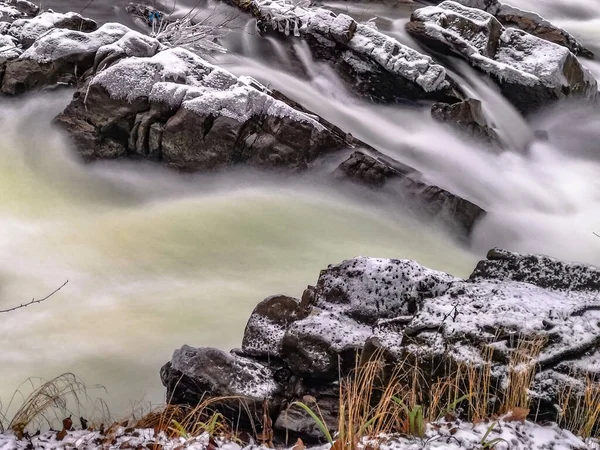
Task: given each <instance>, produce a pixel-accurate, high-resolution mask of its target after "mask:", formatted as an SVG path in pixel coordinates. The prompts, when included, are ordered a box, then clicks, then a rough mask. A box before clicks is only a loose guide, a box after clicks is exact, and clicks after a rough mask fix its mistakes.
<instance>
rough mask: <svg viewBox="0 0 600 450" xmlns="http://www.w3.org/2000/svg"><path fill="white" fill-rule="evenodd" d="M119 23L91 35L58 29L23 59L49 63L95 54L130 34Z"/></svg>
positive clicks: (110, 24) (45, 37)
mask: <svg viewBox="0 0 600 450" xmlns="http://www.w3.org/2000/svg"><path fill="white" fill-rule="evenodd" d="M129 31H130V30H129V28H127V27H126V26H125V25H121V24H118V23H107V24H104V25H102V26H101V27H100V28H98V29H97V30H96V31H93V32H91V33H82V32H80V31H73V30H67V29H62V28H56V29H53V30H52V31H50V32H49V33H48V34H46V35H44V36H42V37H41V38H40V39H38V40H37V41H35V42H34V44H33V45H32V46H31V47H30V48H28V49H27V50H25V52H23V54H22V55H21V59H33V60H35V61H37V62H39V63H49V62H52V61H56V60H58V59H61V58H67V57H69V56H81V55H89V54H94V53H96V51H98V49H99V48H100V47H102V46H104V45H108V44H112V43H114V42H115V41H118V40H119V39H121V38H122V37H123V36H125V35H126V34H127V33H128V32H129Z"/></svg>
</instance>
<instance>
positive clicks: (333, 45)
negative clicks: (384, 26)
mask: <svg viewBox="0 0 600 450" xmlns="http://www.w3.org/2000/svg"><path fill="white" fill-rule="evenodd" d="M235 3H239V4H240V7H242V9H248V8H249V9H250V10H251V11H252V13H253V14H254V15H255V16H256V17H257V19H258V22H257V26H258V28H259V31H260V32H262V33H279V34H283V35H285V36H289V37H290V39H292V38H299V37H301V38H303V39H304V40H305V41H306V42H307V43H308V45H309V47H310V48H311V50H312V53H313V56H314V57H315V58H316V59H318V60H325V61H327V62H329V63H331V64H332V65H333V66H334V67H335V69H336V71H337V73H338V74H339V75H340V76H341V77H342V78H343V79H344V80H345V81H347V83H348V86H349V88H351V89H354V90H355V91H356V92H357V93H358V94H360V95H362V96H365V97H367V98H369V99H372V100H374V101H378V102H397V101H405V100H411V101H415V100H423V99H430V100H439V101H448V102H453V101H456V100H457V99H458V98H461V94H460V89H459V88H458V86H457V85H455V83H454V82H453V81H452V80H451V79H450V77H449V76H448V74H447V73H446V70H445V69H444V67H442V66H441V65H439V64H436V63H435V62H434V61H433V60H432V59H431V58H430V57H429V56H426V55H423V54H421V53H419V52H417V51H416V50H413V49H411V48H410V47H408V46H405V45H403V44H401V43H400V42H398V41H397V40H395V39H393V38H391V37H389V36H386V35H385V34H383V33H380V32H379V31H377V30H375V29H373V28H372V27H370V26H368V25H365V24H361V23H357V22H356V21H355V20H354V19H353V18H351V17H350V16H347V15H345V14H339V15H336V14H334V13H333V12H331V11H329V10H327V9H323V8H311V7H304V6H300V5H297V6H293V5H290V4H289V3H286V2H284V1H270V0H269V1H262V0H254V1H252V2H250V3H249V5H250V6H249V7H248V4H247V3H248V2H235Z"/></svg>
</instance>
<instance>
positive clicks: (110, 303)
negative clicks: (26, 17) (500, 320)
mask: <svg viewBox="0 0 600 450" xmlns="http://www.w3.org/2000/svg"><path fill="white" fill-rule="evenodd" d="M71 3H73V2H68V1H65V0H56V1H54V2H49V3H47V6H49V7H55V8H56V9H57V10H62V11H66V10H79V9H80V8H79V6H81V5H79V3H78V5H76V6H73V5H71ZM85 3H87V2H85ZM513 3H516V5H517V6H528V5H529V3H530V2H528V1H525V0H520V1H519V0H516V2H513ZM519 3H522V4H519ZM534 3H536V5H537V6H536V5H529V7H536V8H537V9H536V10H537V11H538V12H539V13H541V14H546V15H548V16H549V18H551V19H553V20H562V21H563V22H564V24H565V25H571V27H570V28H569V29H570V30H571V31H572V32H573V33H575V34H577V35H579V36H581V37H582V38H584V39H585V40H586V43H587V44H588V45H590V46H592V47H593V46H594V45H596V46H598V42H599V40H600V37H599V36H598V35H597V29H593V30H592V31H589V30H591V29H592V28H593V27H592V28H590V27H588V25H589V23H588V22H589V21H590V20H598V19H599V18H600V8H597V7H596V6H597V5H595V3H594V4H592V3H593V2H592V0H588V1H587V2H584V1H583V0H581V1H580V2H578V3H577V2H576V3H577V4H578V5H582V6H583V5H587V7H588V11H591V12H592V14H591V15H590V16H589V17H588V16H586V17H584V18H581V17H580V16H578V15H577V14H576V13H573V14H570V13H568V12H565V11H564V8H563V6H564V5H565V4H566V3H564V2H562V1H559V0H552V1H550V0H547V1H545V2H540V3H538V2H534ZM123 4H124V3H123V2H116V1H115V2H112V3H111V2H99V1H96V2H93V3H92V4H91V5H90V7H89V8H88V10H86V11H85V13H88V14H90V15H92V16H94V17H96V18H98V19H99V20H101V21H107V20H120V21H123V22H125V23H128V22H127V20H126V15H125V13H124V12H123V10H122V6H123ZM194 4H195V3H194ZM569 4H572V2H570V3H569ZM83 6H85V5H83ZM83 6H81V7H83ZM184 6H185V4H184V3H183V2H179V3H178V8H183V7H184ZM188 6H193V5H188ZM332 6H333V7H335V8H337V10H344V8H343V5H342V6H340V3H339V2H336V3H335V4H333V2H332ZM218 8H221V9H222V10H220V9H218ZM352 8H354V10H353V9H352ZM356 8H357V6H356V5H355V4H352V5H349V6H348V8H346V9H347V10H348V12H349V13H351V14H353V15H355V16H356V17H360V18H361V19H363V20H367V19H369V18H371V17H372V16H374V15H377V16H380V17H383V20H379V22H381V29H382V30H383V29H385V30H386V32H389V33H390V34H393V35H394V36H395V37H396V38H397V39H399V40H400V41H402V42H404V43H406V44H409V45H414V42H412V40H411V39H410V38H409V37H408V36H407V35H406V33H405V32H404V31H403V24H404V23H405V22H406V20H407V17H408V14H409V13H410V10H411V7H407V6H401V7H398V8H389V7H388V8H384V7H381V6H378V7H377V8H375V7H373V8H375V9H372V8H371V5H366V6H365V7H364V8H363V9H356ZM576 9H577V8H574V9H573V11H575V10H576ZM215 11H217V14H216V13H215ZM231 12H232V11H231V10H229V9H227V8H225V7H217V6H215V5H214V4H207V5H205V6H204V9H202V13H203V14H206V15H213V16H215V17H217V19H218V15H219V14H222V17H226V16H228V15H230V14H231ZM234 23H235V24H236V28H235V30H239V31H235V30H234V31H232V32H231V33H230V35H229V36H228V37H227V38H226V40H225V43H226V44H227V47H228V48H231V50H232V51H231V53H230V54H228V55H221V56H217V57H216V62H218V64H220V65H222V66H223V67H226V68H227V69H229V70H231V71H232V72H234V73H236V74H238V75H250V76H253V77H255V78H256V79H258V80H260V81H261V82H262V83H264V84H266V85H268V86H270V87H272V88H276V89H279V90H281V91H282V92H284V93H285V94H287V95H288V96H290V97H291V98H293V99H294V100H296V101H298V102H300V103H301V104H303V105H304V106H306V107H307V108H309V109H311V110H312V111H314V112H315V113H317V114H320V115H322V116H323V117H324V118H326V119H327V120H330V121H331V122H333V123H335V124H336V125H338V126H339V127H341V128H342V129H344V130H345V131H348V132H351V133H352V134H353V135H354V136H356V137H358V138H360V139H363V140H364V141H366V142H368V143H369V144H371V145H373V146H375V147H377V148H378V149H380V150H381V151H383V152H384V153H387V154H389V155H390V156H392V157H395V158H397V159H399V160H401V161H403V162H405V163H408V164H410V165H412V166H414V167H416V168H417V169H419V170H420V171H421V172H422V173H423V174H424V177H425V179H426V180H428V181H429V182H431V183H435V184H437V185H439V186H442V187H445V188H447V189H449V190H450V191H452V192H455V193H457V194H459V195H462V196H464V197H465V198H468V199H470V200H472V201H475V202H477V203H478V204H480V205H481V206H482V207H483V208H485V209H486V210H487V211H488V215H487V216H486V218H485V219H484V220H483V221H482V222H481V223H480V224H479V225H478V226H477V228H476V229H475V231H474V233H473V237H472V242H471V244H470V245H469V247H468V248H465V246H463V245H459V244H458V243H457V241H456V240H455V239H454V237H453V236H451V235H450V234H448V233H447V232H444V231H442V230H440V229H439V228H435V227H434V226H432V225H430V224H427V223H423V222H422V221H419V220H417V219H414V218H412V217H411V215H410V214H409V213H408V211H406V210H404V208H402V207H401V206H400V205H398V204H397V203H395V202H394V203H393V204H392V203H389V202H388V201H387V200H385V199H379V200H377V201H374V199H373V198H372V194H371V193H368V192H366V191H365V190H362V189H354V188H351V187H349V186H345V187H344V188H340V187H339V186H338V185H336V184H328V183H327V182H325V181H323V180H324V179H326V178H327V177H320V176H319V174H315V175H303V176H298V177H295V178H290V177H277V176H275V175H271V176H268V177H267V176H265V174H260V173H255V172H252V171H250V170H247V169H245V170H243V169H240V170H236V171H232V172H228V173H224V174H221V175H216V174H213V175H196V176H190V175H185V176H184V175H180V174H177V173H174V172H171V171H169V170H167V169H164V168H161V167H156V166H155V165H152V164H143V163H132V162H124V161H120V162H109V163H95V164H88V165H85V164H82V163H81V162H80V161H79V160H78V159H77V157H76V156H75V152H74V150H73V149H72V148H71V147H70V145H69V141H68V139H67V138H66V137H64V136H62V135H61V134H60V133H59V132H58V131H56V130H54V129H53V128H52V127H51V126H50V121H51V119H52V117H54V116H55V115H56V114H57V113H58V112H59V111H60V110H61V109H62V108H64V106H65V105H66V104H67V103H68V101H69V96H70V93H63V94H54V95H52V96H34V97H29V98H27V99H20V100H19V101H18V102H15V103H9V102H7V101H3V102H2V104H1V105H0V117H1V119H0V288H1V291H0V309H2V308H7V307H11V306H14V305H16V304H20V303H24V302H27V301H29V300H30V299H31V298H34V297H35V298H40V297H43V296H45V295H46V294H48V293H49V292H51V291H53V290H54V289H55V288H57V287H58V286H60V285H61V284H62V283H64V282H65V281H66V280H69V283H68V284H67V285H66V286H65V287H64V288H63V289H62V290H61V291H59V292H58V293H57V294H55V295H54V296H53V297H52V298H50V299H49V300H48V301H46V302H45V303H42V304H39V305H35V306H31V307H28V308H26V309H22V310H18V311H16V312H13V313H10V314H5V315H3V317H2V321H0V367H2V382H1V383H0V399H1V400H2V402H3V404H4V405H6V403H7V402H8V400H9V398H10V396H11V395H12V393H13V391H14V389H15V388H16V387H17V385H18V384H19V383H20V382H22V381H23V380H25V379H26V378H28V377H30V376H39V377H43V378H45V379H48V378H52V377H54V376H56V375H58V374H60V373H63V372H73V373H75V374H77V375H78V376H80V377H82V378H83V379H84V380H85V381H86V382H88V383H90V384H95V383H99V384H102V385H104V386H105V387H106V388H107V392H106V393H102V392H99V391H94V392H92V393H90V395H91V396H92V397H96V396H100V397H102V398H104V399H105V400H106V402H107V404H108V406H109V407H110V409H111V411H112V413H113V414H114V415H115V416H121V415H125V414H127V413H129V412H130V411H131V409H135V408H138V407H139V401H140V400H142V401H143V402H152V403H160V402H161V401H162V400H163V394H164V390H163V388H162V386H161V385H160V381H159V377H158V370H159V368H160V366H161V365H162V364H163V363H164V362H166V361H167V360H168V359H169V358H170V356H171V353H172V351H173V350H174V349H175V348H177V347H179V346H181V345H182V344H184V343H187V344H190V345H196V346H201V345H206V346H215V347H219V348H222V349H226V350H227V349H229V348H232V347H236V346H239V344H240V341H241V336H242V333H243V329H244V325H245V323H246V320H247V318H248V316H249V314H250V312H251V311H252V309H253V307H254V306H255V305H256V304H257V303H258V302H259V301H260V300H262V299H263V298H265V297H266V296H268V295H271V294H276V293H284V294H288V295H293V296H299V295H301V293H302V290H303V289H304V288H305V287H306V285H307V284H310V283H314V282H315V281H316V279H317V277H318V273H319V270H320V269H322V268H324V267H326V266H327V264H330V263H336V262H339V261H341V260H343V259H345V258H350V257H353V256H356V255H369V256H380V257H396V258H410V259H416V260H418V261H419V262H421V263H422V264H424V265H426V266H429V267H432V268H435V269H439V270H443V271H447V272H450V273H452V274H455V275H457V276H467V275H468V274H469V273H470V271H471V270H472V269H473V267H474V265H475V264H476V261H477V260H478V259H480V258H482V257H483V256H484V255H485V252H486V251H487V250H488V249H489V248H491V247H494V246H502V247H505V248H508V249H511V250H515V251H530V252H538V253H547V254H550V255H553V256H556V257H560V258H565V259H568V260H575V261H583V262H588V263H595V264H600V238H598V237H596V236H595V235H594V231H599V232H600V177H599V176H598V175H599V174H600V153H599V152H600V148H599V145H600V144H598V142H600V118H599V117H597V115H596V116H594V115H591V114H589V113H588V112H587V111H586V110H585V108H583V107H582V106H581V105H576V104H563V105H560V107H558V108H553V109H549V110H548V111H544V112H542V113H540V114H539V115H538V116H535V117H532V118H531V119H530V121H529V122H528V123H526V122H525V121H524V120H523V119H522V118H520V116H519V115H518V114H516V113H515V111H514V109H513V108H512V107H510V105H508V104H507V103H506V102H505V101H504V100H503V99H502V98H501V97H500V96H499V95H498V93H497V89H495V88H494V87H492V86H490V85H489V84H487V83H486V82H485V81H484V80H483V79H481V78H480V77H479V76H478V75H477V74H475V73H474V72H473V71H471V70H469V69H468V68H466V67H460V68H459V69H457V70H459V72H457V73H456V76H458V77H460V79H461V80H462V81H463V83H464V84H465V86H466V87H467V89H469V90H470V92H471V93H472V94H473V95H474V96H476V97H479V98H482V99H483V100H484V101H485V104H486V105H489V106H488V108H487V110H486V113H487V114H488V116H489V117H490V118H491V119H493V120H494V122H495V123H496V125H497V127H498V129H499V131H500V133H501V135H502V136H503V138H504V139H505V140H506V142H508V143H509V144H510V150H509V151H506V152H503V153H499V154H498V153H491V152H489V151H487V150H486V149H484V148H482V147H481V146H480V145H476V144H471V143H468V142H465V141H464V139H463V138H459V137H456V136H455V135H453V134H452V133H451V132H450V131H448V129H446V128H445V127H442V126H440V125H438V124H436V123H434V122H433V121H432V120H431V119H430V118H429V116H428V112H427V110H415V109H410V108H402V107H390V106H376V105H372V104H367V103H364V102H362V101H359V100H356V99H355V98H353V97H352V96H351V95H350V94H349V91H348V89H347V87H346V86H345V85H344V83H343V82H341V81H340V80H339V79H338V78H337V76H336V75H335V73H334V72H333V71H332V70H331V69H330V68H329V67H328V66H327V65H326V64H322V63H317V62H315V61H313V60H312V55H311V53H310V51H309V49H308V48H307V47H306V46H305V45H303V44H302V43H301V42H296V43H295V44H292V45H290V43H289V42H288V43H286V42H285V41H282V40H280V39H277V38H275V37H270V38H268V39H264V38H260V37H258V36H256V34H255V30H254V24H253V23H252V22H251V21H250V22H249V21H248V20H247V19H246V18H245V17H244V16H243V15H242V16H240V17H238V19H236V21H235V22H234ZM128 24H129V23H128ZM586 33H587V34H586ZM586 65H588V67H589V68H590V69H591V70H593V71H594V73H596V74H599V73H600V66H599V65H598V64H597V63H588V62H586ZM536 129H546V130H548V131H549V135H550V141H549V142H547V143H542V142H534V143H533V144H530V141H531V139H532V137H533V131H534V130H536ZM25 391H27V389H26V388H25Z"/></svg>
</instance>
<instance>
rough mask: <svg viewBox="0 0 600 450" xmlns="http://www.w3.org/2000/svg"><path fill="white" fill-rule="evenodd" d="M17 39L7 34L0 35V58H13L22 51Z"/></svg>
mask: <svg viewBox="0 0 600 450" xmlns="http://www.w3.org/2000/svg"><path fill="white" fill-rule="evenodd" d="M18 44H19V43H18V41H17V40H16V39H15V38H14V37H12V36H7V35H0V58H2V59H6V60H8V59H15V58H18V57H19V55H20V54H21V53H22V52H23V51H22V50H21V49H20V48H19V46H18Z"/></svg>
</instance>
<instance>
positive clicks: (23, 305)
mask: <svg viewBox="0 0 600 450" xmlns="http://www.w3.org/2000/svg"><path fill="white" fill-rule="evenodd" d="M68 282H69V280H67V281H65V282H64V283H63V284H62V285H61V286H60V287H58V288H56V289H55V290H54V291H52V292H51V293H50V294H48V295H47V296H45V297H44V298H40V299H39V300H36V299H35V298H34V299H32V300H31V301H30V302H29V303H23V304H22V305H19V306H14V307H12V308H9V309H0V314H2V313H7V312H11V311H15V310H17V309H21V308H26V307H28V306H29V305H33V304H34V303H42V302H44V301H46V300H48V299H49V298H50V297H52V296H53V295H54V294H56V293H57V292H58V291H60V290H61V289H62V288H64V287H65V285H66V284H67V283H68Z"/></svg>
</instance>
